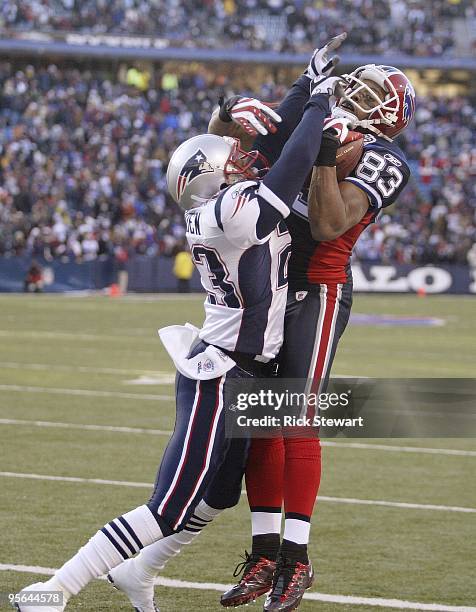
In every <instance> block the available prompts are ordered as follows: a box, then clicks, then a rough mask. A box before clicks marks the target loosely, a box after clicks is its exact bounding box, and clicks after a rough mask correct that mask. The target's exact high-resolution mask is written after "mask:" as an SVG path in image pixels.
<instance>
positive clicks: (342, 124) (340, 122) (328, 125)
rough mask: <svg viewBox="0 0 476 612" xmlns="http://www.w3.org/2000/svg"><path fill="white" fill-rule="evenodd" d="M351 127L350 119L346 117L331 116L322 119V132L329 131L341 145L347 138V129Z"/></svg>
mask: <svg viewBox="0 0 476 612" xmlns="http://www.w3.org/2000/svg"><path fill="white" fill-rule="evenodd" d="M351 129H352V121H351V120H350V119H347V118H344V117H342V118H332V117H329V118H328V119H324V127H323V128H322V131H323V132H330V133H331V134H332V135H333V136H335V137H336V138H337V139H338V141H339V143H340V144H341V145H343V144H344V142H345V141H346V140H347V137H348V135H349V130H351Z"/></svg>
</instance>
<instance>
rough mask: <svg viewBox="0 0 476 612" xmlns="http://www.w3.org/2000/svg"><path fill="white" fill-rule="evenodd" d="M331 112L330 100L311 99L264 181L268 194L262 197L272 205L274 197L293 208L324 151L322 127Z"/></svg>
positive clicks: (321, 97)
mask: <svg viewBox="0 0 476 612" xmlns="http://www.w3.org/2000/svg"><path fill="white" fill-rule="evenodd" d="M328 112H329V100H328V98H327V96H324V95H322V94H318V95H316V96H313V97H312V98H310V100H309V102H308V103H307V105H306V108H305V112H304V115H303V117H302V119H301V122H300V123H299V125H298V126H297V127H296V129H295V130H294V132H293V134H292V135H291V137H290V138H289V140H288V142H287V143H286V144H285V146H284V149H283V151H282V153H281V155H280V156H279V159H278V160H277V162H276V163H275V164H274V165H273V167H272V168H271V170H269V172H268V173H267V174H266V176H265V177H264V179H263V185H264V186H265V188H266V193H262V195H263V197H264V198H265V199H266V200H268V201H269V202H270V203H271V204H272V201H271V200H272V196H274V197H275V198H277V199H279V200H280V201H281V202H283V203H284V204H285V205H286V206H287V207H288V208H291V206H292V204H293V202H294V200H295V199H296V197H297V195H298V194H299V192H300V191H301V189H302V187H303V185H304V182H305V180H306V178H307V175H308V174H309V172H310V170H311V168H312V165H313V164H314V161H315V159H316V157H317V154H318V152H319V149H320V147H321V140H322V127H323V123H324V118H325V117H326V115H327V113H328ZM269 193H271V194H272V196H271V195H269Z"/></svg>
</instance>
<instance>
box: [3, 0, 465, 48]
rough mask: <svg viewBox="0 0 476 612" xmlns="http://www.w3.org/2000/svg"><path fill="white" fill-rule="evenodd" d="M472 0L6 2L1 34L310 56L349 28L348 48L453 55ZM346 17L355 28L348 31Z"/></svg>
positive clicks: (75, 0) (38, 0)
mask: <svg viewBox="0 0 476 612" xmlns="http://www.w3.org/2000/svg"><path fill="white" fill-rule="evenodd" d="M475 14H476V9H475V6H474V2H473V1H472V0H432V1H431V2H429V1H428V0H326V1H325V2H324V0H292V1H291V0H204V1H203V2H181V1H180V0H169V1H168V2H167V3H166V10H165V7H164V2H163V0H99V1H98V0H24V1H22V2H18V1H17V0H3V1H2V2H1V5H0V30H4V31H5V30H7V31H8V30H41V31H48V30H51V31H78V32H88V33H117V34H125V35H128V36H131V35H145V34H147V35H154V36H158V37H163V38H166V39H168V40H170V41H173V42H174V43H175V44H178V45H182V44H183V45H187V44H190V42H187V41H193V43H192V44H193V46H197V45H198V46H205V47H215V46H219V47H220V46H221V47H223V46H226V47H230V46H231V47H236V48H248V49H254V50H274V51H279V52H283V51H293V52H307V51H311V50H312V49H314V48H315V47H316V46H319V45H320V44H321V43H325V42H326V41H327V40H328V38H329V37H330V36H333V35H334V34H337V33H339V32H342V31H343V30H351V31H350V36H349V39H348V40H347V42H346V49H347V50H349V51H353V50H356V51H358V52H360V53H378V54H386V53H388V52H392V51H395V49H398V51H399V52H400V53H408V54H411V55H413V56H415V55H416V56H437V55H442V54H449V53H451V52H452V51H453V48H454V45H455V43H456V42H457V38H458V37H456V36H455V35H454V34H453V21H452V18H454V17H460V18H462V19H464V18H471V17H474V16H475ZM349 15H352V23H351V27H350V28H349Z"/></svg>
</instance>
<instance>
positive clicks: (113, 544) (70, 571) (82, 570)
mask: <svg viewBox="0 0 476 612" xmlns="http://www.w3.org/2000/svg"><path fill="white" fill-rule="evenodd" d="M162 537H163V536H162V531H161V530H160V528H159V525H158V524H157V521H156V520H155V517H154V515H153V514H152V512H151V511H150V510H149V508H148V507H147V506H145V505H144V506H139V507H138V508H136V509H135V510H132V511H131V512H127V514H124V515H123V516H119V517H118V518H115V519H114V520H113V521H111V522H110V523H107V524H106V525H104V527H103V528H102V529H100V530H99V531H98V532H97V533H96V534H95V535H94V536H93V537H92V538H91V539H90V540H89V542H88V543H87V544H86V545H85V546H83V547H82V548H80V550H79V551H78V552H77V553H76V554H75V555H74V557H72V558H71V559H70V560H69V561H67V562H66V563H65V564H64V565H63V567H61V568H60V569H59V570H58V571H57V572H56V574H55V576H54V578H55V579H56V581H57V582H58V583H59V584H60V585H61V587H62V589H63V590H66V592H67V593H68V594H73V595H76V594H77V593H79V591H80V590H81V589H82V588H84V587H85V586H86V585H87V584H88V583H89V582H90V581H91V580H93V578H97V577H98V576H102V575H103V574H107V572H108V571H109V570H111V569H112V568H113V567H116V565H119V563H121V562H122V561H124V560H125V559H128V558H129V557H132V556H133V555H135V554H136V553H137V552H138V551H139V550H140V549H141V548H143V547H144V546H147V545H148V544H151V543H152V542H155V541H156V540H158V539H160V538H162Z"/></svg>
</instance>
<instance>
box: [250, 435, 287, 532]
mask: <svg viewBox="0 0 476 612" xmlns="http://www.w3.org/2000/svg"><path fill="white" fill-rule="evenodd" d="M283 473H284V441H283V439H282V438H262V439H254V440H252V441H251V445H250V450H249V454H248V462H247V464H246V493H247V495H248V503H249V505H250V508H251V509H253V508H260V507H261V508H274V509H275V512H281V506H282V503H283ZM261 533H266V531H261Z"/></svg>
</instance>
